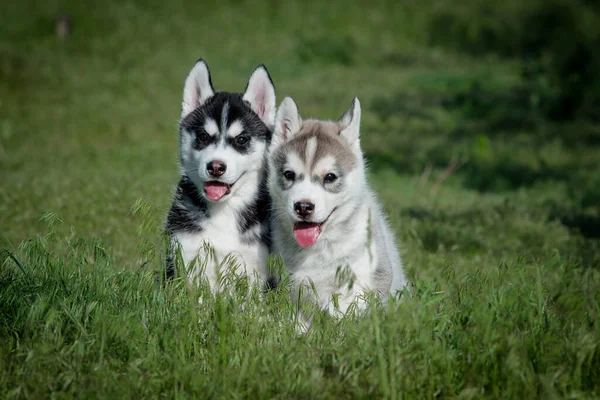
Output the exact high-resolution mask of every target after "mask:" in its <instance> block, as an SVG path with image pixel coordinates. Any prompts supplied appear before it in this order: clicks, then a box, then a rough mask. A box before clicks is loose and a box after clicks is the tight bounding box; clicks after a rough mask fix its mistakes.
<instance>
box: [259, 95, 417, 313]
mask: <svg viewBox="0 0 600 400" xmlns="http://www.w3.org/2000/svg"><path fill="white" fill-rule="evenodd" d="M359 131H360V103H359V101H358V99H357V98H355V99H354V101H353V102H352V106H351V107H350V109H349V110H348V111H347V112H346V113H345V114H344V115H343V116H342V117H341V119H340V120H339V121H336V122H333V121H317V120H310V119H309V120H306V121H303V120H302V118H301V117H300V115H299V113H298V107H297V106H296V103H295V102H294V101H293V100H292V99H291V98H289V97H287V98H285V100H284V101H283V103H282V104H281V106H280V108H279V110H278V111H277V116H276V121H275V131H274V136H273V143H272V144H271V148H270V156H269V190H270V193H271V195H272V198H273V214H274V215H273V219H272V236H273V248H274V251H275V252H278V253H280V254H281V256H282V257H283V259H284V261H285V266H286V269H287V270H288V272H289V273H290V274H291V279H292V282H294V290H297V289H298V287H299V286H300V285H304V284H309V287H308V288H309V290H307V291H305V292H307V293H308V292H310V288H312V289H314V290H313V291H314V292H316V293H313V294H312V295H310V296H311V297H312V298H313V300H316V301H317V303H318V305H319V306H320V307H321V308H322V309H326V310H329V312H330V313H332V314H334V315H336V314H337V315H340V314H343V313H345V312H346V311H347V310H348V307H349V306H350V305H351V304H352V303H353V302H354V301H355V300H357V304H358V307H359V309H360V308H361V307H363V306H364V296H363V295H364V294H366V293H367V292H375V293H377V294H379V295H380V296H381V297H383V298H384V300H385V297H387V295H388V294H391V295H395V294H396V293H397V291H399V290H402V289H403V288H404V286H405V285H406V278H405V276H404V271H403V266H402V262H401V259H400V255H399V253H398V250H397V249H396V245H395V240H394V235H393V234H392V232H391V230H390V228H389V226H388V223H387V222H386V219H385V217H384V215H383V212H382V209H381V206H380V205H379V204H378V202H377V199H376V197H375V194H374V193H373V192H372V191H371V189H370V188H369V186H368V184H367V181H366V173H365V164H364V161H363V153H362V151H361V148H360V142H359Z"/></svg>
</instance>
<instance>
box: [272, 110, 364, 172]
mask: <svg viewBox="0 0 600 400" xmlns="http://www.w3.org/2000/svg"><path fill="white" fill-rule="evenodd" d="M292 155H294V157H295V158H297V159H299V160H300V161H301V162H302V165H303V166H304V169H306V170H307V171H311V172H313V171H314V170H315V169H316V168H317V167H318V168H319V169H322V168H324V167H325V166H327V168H333V166H336V167H337V168H340V169H341V170H342V171H344V172H350V171H351V170H352V169H354V168H355V167H356V165H357V161H358V160H357V159H356V156H355V155H354V153H353V152H352V151H351V150H350V149H349V148H348V146H347V145H346V144H345V142H343V141H342V139H340V138H339V126H338V124H337V123H334V122H315V121H306V122H305V123H304V126H303V128H302V130H301V131H300V133H299V134H298V135H297V136H296V137H295V138H293V139H292V140H290V141H289V142H288V143H286V144H285V145H283V146H281V147H280V149H279V151H278V152H277V154H276V155H275V162H276V163H279V164H285V163H286V162H289V160H290V158H291V157H292ZM314 172H317V171H314Z"/></svg>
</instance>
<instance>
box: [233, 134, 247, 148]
mask: <svg viewBox="0 0 600 400" xmlns="http://www.w3.org/2000/svg"><path fill="white" fill-rule="evenodd" d="M249 140H250V139H249V138H248V137H247V136H246V135H239V136H238V137H236V138H235V142H236V143H237V144H238V145H240V146H243V145H245V144H246V143H248V141H249Z"/></svg>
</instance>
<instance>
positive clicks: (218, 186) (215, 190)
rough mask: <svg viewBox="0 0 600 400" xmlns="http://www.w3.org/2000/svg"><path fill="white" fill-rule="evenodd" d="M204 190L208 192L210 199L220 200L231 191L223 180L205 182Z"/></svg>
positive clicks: (207, 195)
mask: <svg viewBox="0 0 600 400" xmlns="http://www.w3.org/2000/svg"><path fill="white" fill-rule="evenodd" d="M204 191H205V192H206V197H208V198H209V199H211V200H219V199H221V197H223V196H225V195H226V194H227V192H229V189H228V188H227V185H226V184H224V183H222V182H206V183H205V184H204Z"/></svg>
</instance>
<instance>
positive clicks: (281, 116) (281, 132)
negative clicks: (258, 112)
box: [272, 97, 302, 148]
mask: <svg viewBox="0 0 600 400" xmlns="http://www.w3.org/2000/svg"><path fill="white" fill-rule="evenodd" d="M300 129H302V118H301V117H300V113H299V112H298V106H297V105H296V102H295V101H294V100H293V99H292V98H291V97H286V98H285V99H283V101H282V102H281V105H280V106H279V109H278V110H277V117H276V118H275V131H274V132H273V141H272V147H273V148H275V147H277V146H279V145H282V144H284V143H285V142H287V141H288V140H290V139H291V138H293V137H294V136H295V135H296V134H298V132H300Z"/></svg>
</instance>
